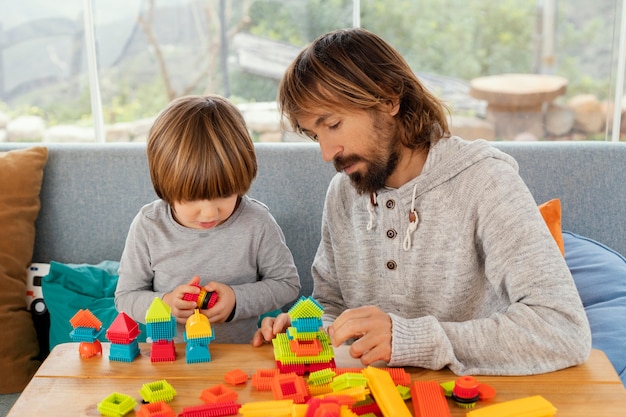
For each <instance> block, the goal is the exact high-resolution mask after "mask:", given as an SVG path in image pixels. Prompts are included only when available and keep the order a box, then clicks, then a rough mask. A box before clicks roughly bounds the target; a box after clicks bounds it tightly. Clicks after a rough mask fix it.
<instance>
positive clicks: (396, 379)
mask: <svg viewBox="0 0 626 417" xmlns="http://www.w3.org/2000/svg"><path fill="white" fill-rule="evenodd" d="M380 369H382V370H384V371H387V372H389V375H391V379H393V383H394V384H396V385H404V386H405V387H409V386H411V374H409V373H408V372H407V371H405V370H404V368H380Z"/></svg>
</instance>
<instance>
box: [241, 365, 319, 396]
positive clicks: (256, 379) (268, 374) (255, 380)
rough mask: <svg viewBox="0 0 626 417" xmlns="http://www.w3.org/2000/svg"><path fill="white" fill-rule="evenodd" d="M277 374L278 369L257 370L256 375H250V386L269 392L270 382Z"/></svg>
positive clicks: (270, 388)
mask: <svg viewBox="0 0 626 417" xmlns="http://www.w3.org/2000/svg"><path fill="white" fill-rule="evenodd" d="M279 373H280V370H279V369H278V368H271V369H257V370H256V373H255V374H254V375H252V386H253V387H254V388H256V389H257V390H258V391H271V390H272V381H273V380H274V377H276V376H277V375H278V374H279ZM309 378H310V377H309Z"/></svg>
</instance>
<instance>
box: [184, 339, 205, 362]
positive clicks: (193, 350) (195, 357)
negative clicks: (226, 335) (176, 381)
mask: <svg viewBox="0 0 626 417" xmlns="http://www.w3.org/2000/svg"><path fill="white" fill-rule="evenodd" d="M185 361H186V362H187V363H202V362H211V352H210V351H209V345H208V343H207V344H193V343H187V345H186V346H185Z"/></svg>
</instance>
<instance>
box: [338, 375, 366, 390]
mask: <svg viewBox="0 0 626 417" xmlns="http://www.w3.org/2000/svg"><path fill="white" fill-rule="evenodd" d="M366 385H367V378H365V375H363V374H362V373H360V372H359V373H352V372H346V373H344V374H341V375H337V376H336V377H335V378H334V379H333V381H332V382H331V383H330V386H331V387H332V388H333V391H341V390H344V389H348V388H353V387H360V386H363V387H364V386H366Z"/></svg>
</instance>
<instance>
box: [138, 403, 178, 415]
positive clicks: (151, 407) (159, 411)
mask: <svg viewBox="0 0 626 417" xmlns="http://www.w3.org/2000/svg"><path fill="white" fill-rule="evenodd" d="M175 416H176V413H175V412H174V410H172V409H171V407H170V406H169V405H167V404H166V403H165V401H157V402H155V403H147V404H143V405H142V406H141V407H139V410H138V411H137V417H175Z"/></svg>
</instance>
